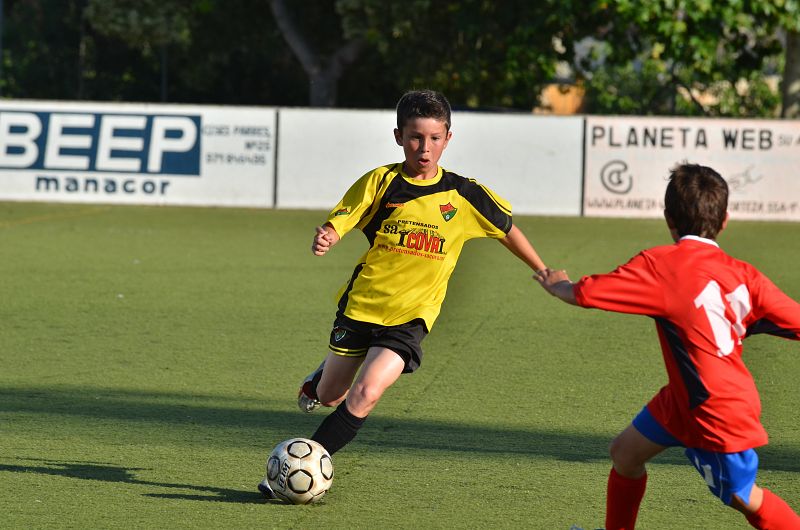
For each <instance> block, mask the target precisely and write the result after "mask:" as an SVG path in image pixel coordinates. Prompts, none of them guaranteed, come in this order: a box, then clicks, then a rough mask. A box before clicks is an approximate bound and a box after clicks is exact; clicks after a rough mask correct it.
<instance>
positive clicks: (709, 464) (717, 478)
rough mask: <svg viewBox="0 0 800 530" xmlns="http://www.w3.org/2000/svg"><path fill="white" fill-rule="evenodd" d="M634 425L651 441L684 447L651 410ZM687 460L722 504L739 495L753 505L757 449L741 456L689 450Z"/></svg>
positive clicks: (642, 412)
mask: <svg viewBox="0 0 800 530" xmlns="http://www.w3.org/2000/svg"><path fill="white" fill-rule="evenodd" d="M633 426H634V427H635V428H636V430H637V431H639V432H640V433H642V435H643V436H644V437H645V438H647V439H648V440H650V441H651V442H654V443H657V444H658V445H663V446H666V447H684V445H683V444H682V443H681V442H680V441H679V440H678V439H677V438H675V437H674V436H672V435H671V434H670V433H669V432H668V431H667V430H666V429H665V428H664V427H662V426H661V424H660V423H658V421H657V420H656V419H655V418H654V417H653V415H652V414H650V411H649V410H647V407H644V408H643V409H642V411H641V412H640V413H639V414H638V415H637V416H636V417H635V418H634V419H633ZM684 454H685V455H686V458H688V459H689V461H690V462H691V463H692V465H693V466H694V467H695V469H697V471H698V472H699V473H700V476H702V477H703V479H704V480H705V481H706V484H707V485H708V489H710V490H711V493H713V494H714V495H715V496H717V497H719V498H720V500H722V502H724V503H725V504H728V505H730V503H731V500H732V496H733V495H734V494H735V495H736V496H737V497H739V498H740V499H741V500H742V501H743V502H744V503H745V504H748V503H749V502H750V492H751V491H752V489H753V485H754V484H755V483H756V473H757V472H758V455H757V454H756V452H755V451H754V450H753V449H747V450H746V451H741V452H738V453H717V452H714V451H706V450H705V449H694V448H691V447H687V448H686V450H685V451H684Z"/></svg>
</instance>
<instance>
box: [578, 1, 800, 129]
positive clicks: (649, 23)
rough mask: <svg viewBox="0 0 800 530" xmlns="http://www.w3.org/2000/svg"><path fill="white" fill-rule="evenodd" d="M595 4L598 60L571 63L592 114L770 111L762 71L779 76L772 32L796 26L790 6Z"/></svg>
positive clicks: (776, 99)
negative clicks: (583, 85) (576, 65)
mask: <svg viewBox="0 0 800 530" xmlns="http://www.w3.org/2000/svg"><path fill="white" fill-rule="evenodd" d="M598 5H602V6H603V10H605V11H606V13H605V16H604V17H603V20H604V23H603V24H601V25H595V26H594V31H593V34H594V35H595V36H596V37H597V38H598V39H599V40H600V41H601V45H600V46H599V48H600V49H602V50H603V52H602V54H601V55H604V60H603V61H602V63H601V64H597V63H596V64H594V65H593V66H592V65H587V64H582V65H579V67H580V71H581V73H582V75H583V78H584V79H585V83H586V85H587V89H588V90H587V92H588V94H589V97H590V98H591V103H590V105H591V109H592V111H596V112H613V113H636V114H682V115H687V114H688V115H706V116H774V115H776V114H777V109H778V106H779V103H780V96H779V94H778V93H777V91H776V90H774V88H773V87H771V86H770V85H769V82H768V79H767V78H766V74H767V73H769V72H774V73H775V74H777V73H779V66H780V59H781V57H782V54H783V46H782V43H781V41H780V39H779V37H778V33H779V32H778V30H779V29H780V28H781V27H786V26H787V25H796V24H797V19H798V6H797V5H796V3H794V2H791V1H785V0H750V1H734V0H730V1H727V2H714V1H712V0H658V1H653V2H637V1H634V0H612V1H608V2H602V3H598ZM791 21H793V22H791ZM587 30H589V31H587V34H592V28H590V27H589V28H587ZM595 57H596V55H595ZM590 59H591V56H590Z"/></svg>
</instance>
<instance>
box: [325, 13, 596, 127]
mask: <svg viewBox="0 0 800 530" xmlns="http://www.w3.org/2000/svg"><path fill="white" fill-rule="evenodd" d="M583 4H585V2H581V1H577V0H575V1H572V0H561V1H555V0H542V1H539V2H530V1H527V0H506V1H504V2H487V1H485V0H438V1H432V0H340V2H339V3H338V6H339V10H340V13H341V14H342V17H343V24H344V28H345V30H346V31H347V32H354V33H359V34H361V35H364V38H365V39H366V40H367V42H369V44H370V48H372V49H375V50H376V53H378V54H379V55H380V57H381V61H382V67H381V70H380V71H379V72H376V73H375V74H373V77H382V78H391V79H392V80H393V82H394V86H395V95H394V99H395V100H396V98H397V92H401V91H402V90H405V89H408V88H413V87H430V88H434V89H438V90H441V91H443V92H444V93H445V94H447V96H448V98H450V100H451V101H452V102H453V103H454V105H456V106H459V107H467V108H483V109H490V108H494V109H518V110H525V111H530V110H531V109H532V108H533V107H534V106H536V105H537V103H538V98H539V94H540V92H541V88H542V87H543V86H544V85H546V84H548V83H550V82H551V81H552V80H553V79H554V77H555V75H556V67H557V65H558V63H559V62H560V61H564V60H567V61H570V60H571V54H572V49H573V47H572V42H573V41H574V39H575V37H576V33H575V30H576V29H577V28H578V27H579V26H581V24H579V23H578V21H579V20H582V19H583V18H586V17H590V16H591V14H592V13H593V12H594V9H585V8H583V7H582V6H583Z"/></svg>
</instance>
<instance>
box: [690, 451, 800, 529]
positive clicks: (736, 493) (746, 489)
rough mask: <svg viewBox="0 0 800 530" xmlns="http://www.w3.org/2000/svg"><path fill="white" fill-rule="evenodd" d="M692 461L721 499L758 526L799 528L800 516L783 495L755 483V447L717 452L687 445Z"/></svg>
mask: <svg viewBox="0 0 800 530" xmlns="http://www.w3.org/2000/svg"><path fill="white" fill-rule="evenodd" d="M686 456H687V457H689V460H691V461H692V463H693V464H694V466H695V468H697V470H698V471H699V472H700V474H701V475H702V476H703V478H704V479H705V481H706V484H707V485H708V489H709V490H711V492H712V493H713V494H714V495H715V496H717V497H719V498H720V499H721V500H722V502H724V503H725V504H727V505H729V506H730V507H731V508H733V509H735V510H738V511H740V512H742V513H743V514H744V516H745V517H746V518H747V521H748V522H749V523H750V524H751V525H752V526H753V527H755V528H762V529H771V530H781V529H800V517H798V515H797V514H796V513H795V512H794V511H793V510H792V509H791V508H790V507H789V505H788V504H786V502H784V500H783V499H781V498H780V497H778V496H777V495H775V494H774V493H772V492H771V491H769V490H767V489H764V488H759V487H758V486H757V485H756V483H755V482H756V475H757V473H758V455H757V454H756V452H755V451H754V450H753V449H748V450H745V451H741V452H738V453H715V452H711V451H704V450H702V449H687V450H686Z"/></svg>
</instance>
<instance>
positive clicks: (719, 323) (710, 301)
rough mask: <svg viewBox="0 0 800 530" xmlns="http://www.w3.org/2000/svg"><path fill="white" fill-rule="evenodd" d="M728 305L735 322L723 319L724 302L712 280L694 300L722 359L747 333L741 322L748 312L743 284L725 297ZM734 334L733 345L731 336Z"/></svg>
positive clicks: (745, 289) (748, 306)
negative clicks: (700, 310) (706, 318)
mask: <svg viewBox="0 0 800 530" xmlns="http://www.w3.org/2000/svg"><path fill="white" fill-rule="evenodd" d="M725 300H727V302H728V305H729V306H730V308H731V311H733V314H734V316H735V317H736V322H731V321H730V320H728V319H727V318H725V301H724V300H723V299H722V290H721V289H720V287H719V284H718V283H717V282H715V281H714V280H711V281H710V282H708V284H707V285H706V286H705V288H704V289H703V292H701V293H700V295H699V296H698V297H697V298H695V299H694V305H695V307H698V308H700V307H702V308H703V310H704V311H705V312H706V317H708V323H709V324H710V325H711V331H713V333H714V342H715V343H716V345H717V355H719V356H720V357H724V356H726V355H730V354H731V353H732V352H733V348H734V346H735V345H736V343H738V344H741V343H742V337H743V336H744V334H745V332H746V331H747V330H746V329H745V327H744V324H742V320H743V319H744V317H745V316H747V314H748V313H749V312H750V309H751V306H750V292H749V291H748V290H747V286H746V285H745V284H742V285H740V286H739V287H737V288H736V289H734V290H733V292H731V293H727V294H726V295H725ZM731 330H733V332H734V333H735V334H736V343H734V338H733V334H732V333H731Z"/></svg>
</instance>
